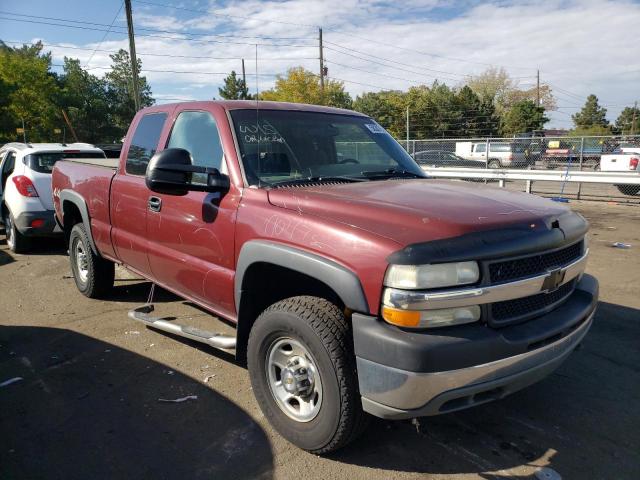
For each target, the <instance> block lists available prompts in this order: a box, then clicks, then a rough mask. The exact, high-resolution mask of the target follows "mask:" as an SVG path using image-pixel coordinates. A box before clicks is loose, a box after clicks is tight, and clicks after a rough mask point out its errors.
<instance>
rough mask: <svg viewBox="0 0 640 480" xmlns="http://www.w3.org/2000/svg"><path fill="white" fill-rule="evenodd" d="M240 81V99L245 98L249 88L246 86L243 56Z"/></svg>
mask: <svg viewBox="0 0 640 480" xmlns="http://www.w3.org/2000/svg"><path fill="white" fill-rule="evenodd" d="M242 83H243V88H242V100H246V99H247V94H248V93H249V89H248V88H247V76H246V74H245V72H244V58H243V59H242Z"/></svg>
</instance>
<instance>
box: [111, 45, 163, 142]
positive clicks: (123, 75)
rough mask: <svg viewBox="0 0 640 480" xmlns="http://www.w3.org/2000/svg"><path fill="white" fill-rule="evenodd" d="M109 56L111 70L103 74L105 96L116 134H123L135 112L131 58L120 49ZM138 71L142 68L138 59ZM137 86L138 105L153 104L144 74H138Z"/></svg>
mask: <svg viewBox="0 0 640 480" xmlns="http://www.w3.org/2000/svg"><path fill="white" fill-rule="evenodd" d="M109 56H110V57H111V61H112V64H111V70H110V71H109V72H107V73H106V74H105V80H106V82H107V98H108V100H109V105H110V112H111V113H110V118H111V121H112V122H113V126H114V127H115V129H116V131H117V132H119V133H118V135H124V134H126V132H127V129H128V128H129V124H130V123H131V120H133V117H134V116H135V114H136V108H135V103H134V100H133V93H132V92H133V73H132V71H131V60H130V57H129V53H128V52H127V51H126V50H124V49H120V50H119V51H118V53H114V54H112V55H109ZM137 69H138V72H140V70H142V61H141V60H140V59H138V62H137ZM138 86H139V92H140V107H141V108H144V107H149V106H151V105H153V104H154V100H153V97H152V95H151V87H150V86H149V84H148V83H147V79H146V77H144V76H138Z"/></svg>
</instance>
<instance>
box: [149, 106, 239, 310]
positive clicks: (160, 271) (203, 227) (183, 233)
mask: <svg viewBox="0 0 640 480" xmlns="http://www.w3.org/2000/svg"><path fill="white" fill-rule="evenodd" d="M171 122H172V124H173V125H172V128H171V132H170V133H169V136H168V139H167V142H166V144H165V145H164V146H163V148H184V149H185V150H188V151H189V153H191V157H192V160H193V164H194V165H200V166H206V167H211V168H217V169H218V170H220V171H221V172H222V173H227V171H228V170H227V165H226V160H225V156H224V150H223V147H222V142H221V140H220V133H219V130H220V128H219V127H220V126H221V123H222V122H227V120H226V117H225V116H224V114H223V112H222V109H219V110H218V108H217V106H214V105H212V106H211V107H210V109H201V110H176V111H175V112H174V114H173V118H172V119H171ZM227 128H228V125H227ZM199 177H200V175H199V174H193V176H192V182H194V183H198V182H202V183H205V182H206V178H205V176H204V175H202V176H201V177H202V178H199ZM148 192H149V195H150V201H149V207H148V210H147V235H148V237H149V238H150V239H152V241H150V242H149V251H148V258H149V264H150V267H151V271H152V273H153V276H154V278H155V279H157V280H158V282H159V283H161V284H163V285H165V286H167V287H168V288H170V289H172V290H175V291H177V292H180V293H182V294H185V295H187V296H189V297H190V298H192V299H193V300H195V301H196V302H197V303H199V304H201V305H202V306H204V307H206V308H208V309H210V310H213V311H215V312H216V313H219V314H220V315H222V316H224V317H227V318H233V317H234V315H235V313H234V312H235V307H234V296H233V278H234V274H235V271H234V269H235V260H234V259H235V257H234V249H235V245H234V235H235V222H236V211H237V208H238V204H239V201H240V191H239V189H238V188H237V187H236V186H234V184H233V182H232V183H231V188H230V190H229V191H228V192H222V193H220V192H216V193H207V192H189V193H187V194H186V195H184V196H176V195H168V194H160V193H155V192H151V191H148ZM151 199H154V202H151Z"/></svg>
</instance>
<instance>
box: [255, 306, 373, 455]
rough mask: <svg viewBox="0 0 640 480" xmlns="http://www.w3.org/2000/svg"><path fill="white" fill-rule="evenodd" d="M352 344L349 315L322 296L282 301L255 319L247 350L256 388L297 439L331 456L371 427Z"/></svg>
mask: <svg viewBox="0 0 640 480" xmlns="http://www.w3.org/2000/svg"><path fill="white" fill-rule="evenodd" d="M352 345H353V341H352V339H351V332H350V328H349V324H348V322H347V320H346V319H345V317H344V314H343V313H342V312H341V311H340V309H339V308H338V307H336V306H335V305H334V304H332V303H330V302H329V301H327V300H324V299H322V298H317V297H309V296H300V297H292V298H288V299H285V300H282V301H280V302H277V303H275V304H273V305H271V306H270V307H269V308H267V309H266V310H265V311H264V312H262V314H261V315H260V316H259V317H258V319H257V320H256V321H255V323H254V325H253V327H252V329H251V333H250V335H249V344H248V348H247V360H248V367H249V375H250V377H251V385H252V386H253V393H254V395H255V397H256V400H257V401H258V405H259V406H260V408H261V410H262V412H263V413H264V415H265V417H267V419H268V420H269V422H270V423H271V425H273V427H274V428H275V429H276V430H277V431H278V432H279V433H280V434H281V435H282V436H283V437H284V438H286V439H287V440H288V441H290V442H291V443H293V444H294V445H296V446H298V447H300V448H302V449H304V450H307V451H309V452H312V453H315V454H325V453H329V452H332V451H335V450H337V449H339V448H342V447H344V446H345V445H347V444H348V443H349V442H351V441H352V440H354V439H355V438H356V437H357V436H358V435H359V434H360V433H361V432H362V431H363V430H364V428H365V427H366V423H367V419H368V416H367V415H366V414H365V413H364V412H363V411H362V405H361V400H360V394H359V391H358V378H357V373H356V365H355V354H354V353H353V347H352ZM301 367H303V368H301ZM300 372H302V373H300Z"/></svg>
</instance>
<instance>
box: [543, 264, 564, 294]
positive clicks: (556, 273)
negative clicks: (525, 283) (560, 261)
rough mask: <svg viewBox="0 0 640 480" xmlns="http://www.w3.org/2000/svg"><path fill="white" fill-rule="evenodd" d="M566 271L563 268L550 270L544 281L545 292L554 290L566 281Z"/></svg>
mask: <svg viewBox="0 0 640 480" xmlns="http://www.w3.org/2000/svg"><path fill="white" fill-rule="evenodd" d="M565 273H566V272H565V271H564V270H562V269H561V268H556V269H554V270H549V272H548V274H547V276H546V278H545V279H544V282H543V283H542V291H543V292H554V291H556V290H557V289H558V287H560V285H562V282H564V275H565Z"/></svg>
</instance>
